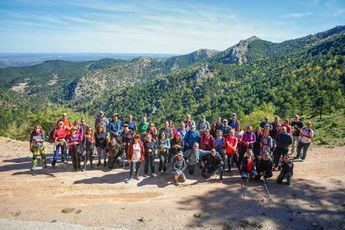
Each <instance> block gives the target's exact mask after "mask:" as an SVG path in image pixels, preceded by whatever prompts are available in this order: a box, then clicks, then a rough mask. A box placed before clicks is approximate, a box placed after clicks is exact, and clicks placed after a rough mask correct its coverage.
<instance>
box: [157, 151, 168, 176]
mask: <svg viewBox="0 0 345 230" xmlns="http://www.w3.org/2000/svg"><path fill="white" fill-rule="evenodd" d="M158 157H159V167H158V171H159V172H166V171H167V166H166V165H167V161H168V156H167V153H159V155H158Z"/></svg>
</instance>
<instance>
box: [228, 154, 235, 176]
mask: <svg viewBox="0 0 345 230" xmlns="http://www.w3.org/2000/svg"><path fill="white" fill-rule="evenodd" d="M227 157H228V167H229V171H230V172H231V165H232V164H233V163H235V164H236V165H237V154H231V155H229V154H228V155H227Z"/></svg>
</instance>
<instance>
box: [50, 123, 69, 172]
mask: <svg viewBox="0 0 345 230" xmlns="http://www.w3.org/2000/svg"><path fill="white" fill-rule="evenodd" d="M66 137H67V132H66V129H65V128H64V125H63V121H62V120H60V121H58V128H56V129H55V131H54V134H53V138H54V144H55V151H54V156H53V161H52V166H53V167H55V165H56V162H57V159H58V157H59V153H61V161H62V162H65V148H66V146H67V145H66Z"/></svg>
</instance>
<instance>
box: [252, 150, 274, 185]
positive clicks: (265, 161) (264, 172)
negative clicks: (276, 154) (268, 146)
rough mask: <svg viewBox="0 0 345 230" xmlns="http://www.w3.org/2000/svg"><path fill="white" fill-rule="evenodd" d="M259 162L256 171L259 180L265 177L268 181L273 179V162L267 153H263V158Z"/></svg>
mask: <svg viewBox="0 0 345 230" xmlns="http://www.w3.org/2000/svg"><path fill="white" fill-rule="evenodd" d="M260 158H261V159H260V160H259V162H258V164H257V167H256V170H257V173H258V175H257V176H256V179H257V180H260V179H261V177H264V180H267V179H268V178H271V177H272V176H273V174H272V167H273V161H272V159H271V158H270V156H269V154H268V152H267V151H264V152H263V153H262V157H260Z"/></svg>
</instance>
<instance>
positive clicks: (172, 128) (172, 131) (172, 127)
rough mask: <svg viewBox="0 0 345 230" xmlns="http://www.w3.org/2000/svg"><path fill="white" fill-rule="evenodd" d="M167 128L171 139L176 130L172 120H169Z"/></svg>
mask: <svg viewBox="0 0 345 230" xmlns="http://www.w3.org/2000/svg"><path fill="white" fill-rule="evenodd" d="M169 128H170V130H171V139H170V140H172V138H174V136H176V133H177V130H176V128H175V125H174V122H173V121H172V120H170V121H169Z"/></svg>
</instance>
